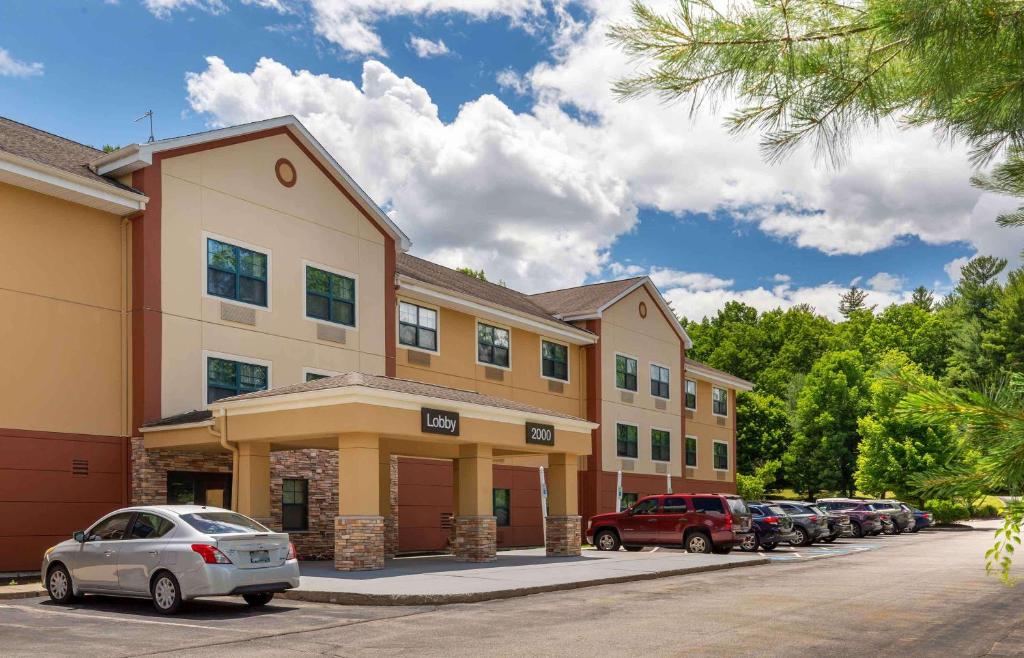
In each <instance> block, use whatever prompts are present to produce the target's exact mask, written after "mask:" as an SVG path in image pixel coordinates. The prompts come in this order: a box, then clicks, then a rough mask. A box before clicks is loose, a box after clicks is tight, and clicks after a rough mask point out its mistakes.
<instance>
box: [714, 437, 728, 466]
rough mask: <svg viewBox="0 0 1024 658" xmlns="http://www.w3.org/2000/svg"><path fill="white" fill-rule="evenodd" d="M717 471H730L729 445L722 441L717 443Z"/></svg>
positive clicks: (715, 454) (715, 455) (715, 456)
mask: <svg viewBox="0 0 1024 658" xmlns="http://www.w3.org/2000/svg"><path fill="white" fill-rule="evenodd" d="M714 459H715V464H714V465H715V470H716V471H727V470H729V444H728V443H723V442H721V441H715V453H714Z"/></svg>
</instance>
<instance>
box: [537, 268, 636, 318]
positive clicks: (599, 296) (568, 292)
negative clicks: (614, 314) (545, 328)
mask: <svg viewBox="0 0 1024 658" xmlns="http://www.w3.org/2000/svg"><path fill="white" fill-rule="evenodd" d="M643 279H644V277H642V276H635V277H633V278H631V279H620V280H618V281H605V282H603V283H592V284H590V285H586V286H576V287H575V288H563V289H562V290H552V291H550V292H541V293H537V294H536V295H530V299H531V300H532V301H533V302H534V303H535V304H537V305H538V306H540V307H541V308H543V309H544V310H545V311H547V312H548V313H550V314H551V315H557V316H559V317H563V318H567V317H573V316H578V315H590V314H592V313H596V312H597V310H598V309H600V308H601V307H602V306H604V305H605V304H607V303H608V302H610V301H612V300H614V299H615V298H616V297H618V296H619V295H621V294H622V293H624V292H626V291H627V290H629V289H630V288H632V287H633V286H635V285H636V284H637V283H639V282H640V281H643Z"/></svg>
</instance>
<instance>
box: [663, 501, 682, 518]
mask: <svg viewBox="0 0 1024 658" xmlns="http://www.w3.org/2000/svg"><path fill="white" fill-rule="evenodd" d="M686 511H687V510H686V499H685V498H666V499H665V501H664V502H663V503H662V505H661V513H662V514H686Z"/></svg>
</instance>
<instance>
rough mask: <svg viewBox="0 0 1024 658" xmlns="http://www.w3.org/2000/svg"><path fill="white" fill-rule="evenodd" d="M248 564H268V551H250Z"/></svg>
mask: <svg viewBox="0 0 1024 658" xmlns="http://www.w3.org/2000/svg"><path fill="white" fill-rule="evenodd" d="M249 562H252V563H253V564H261V563H263V562H270V551H252V552H251V553H249Z"/></svg>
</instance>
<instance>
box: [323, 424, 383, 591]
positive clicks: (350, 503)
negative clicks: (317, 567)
mask: <svg viewBox="0 0 1024 658" xmlns="http://www.w3.org/2000/svg"><path fill="white" fill-rule="evenodd" d="M338 488H339V489H340V491H339V492H338V516H337V518H335V520H334V568H335V569H337V570H338V571H366V570H370V569H383V568H384V517H383V516H382V515H381V513H380V511H381V503H380V497H381V496H380V437H379V436H377V435H376V434H342V435H341V436H339V437H338ZM385 500H387V499H386V498H385Z"/></svg>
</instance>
